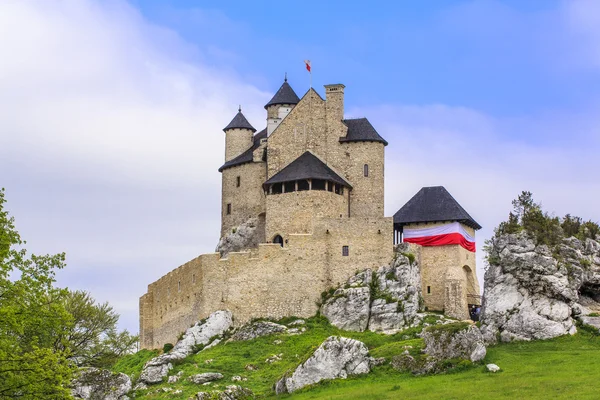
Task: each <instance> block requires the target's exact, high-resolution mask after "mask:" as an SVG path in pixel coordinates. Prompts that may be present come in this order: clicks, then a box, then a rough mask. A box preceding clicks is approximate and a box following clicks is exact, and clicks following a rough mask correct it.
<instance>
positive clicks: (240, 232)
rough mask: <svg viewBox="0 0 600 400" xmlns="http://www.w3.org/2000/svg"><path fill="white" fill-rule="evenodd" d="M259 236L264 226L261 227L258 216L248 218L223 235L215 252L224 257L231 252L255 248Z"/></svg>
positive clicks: (262, 232)
mask: <svg viewBox="0 0 600 400" xmlns="http://www.w3.org/2000/svg"><path fill="white" fill-rule="evenodd" d="M261 237H264V227H262V229H261V224H260V222H259V220H258V218H250V219H248V220H247V221H246V222H244V223H243V224H241V225H239V226H238V227H236V228H234V229H232V231H231V232H229V233H227V234H226V235H225V236H223V237H222V238H221V240H219V243H218V244H217V248H216V250H215V252H217V253H219V254H221V257H226V256H227V254H229V253H232V252H236V251H242V250H247V249H251V248H256V247H258V244H259V243H260V242H261Z"/></svg>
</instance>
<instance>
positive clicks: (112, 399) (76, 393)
mask: <svg viewBox="0 0 600 400" xmlns="http://www.w3.org/2000/svg"><path fill="white" fill-rule="evenodd" d="M130 390H131V379H130V378H129V377H128V376H127V375H125V374H121V373H113V372H111V371H107V370H105V369H98V368H85V369H82V370H80V373H79V376H78V377H77V378H76V379H75V380H74V381H73V389H72V390H71V394H72V396H73V397H74V398H76V399H86V400H125V399H127V398H128V397H127V393H128V392H129V391H130Z"/></svg>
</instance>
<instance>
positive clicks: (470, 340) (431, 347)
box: [421, 324, 486, 362]
mask: <svg viewBox="0 0 600 400" xmlns="http://www.w3.org/2000/svg"><path fill="white" fill-rule="evenodd" d="M451 326H456V324H448V325H440V326H436V327H432V328H428V329H425V330H424V331H423V333H422V334H421V337H422V338H423V341H424V342H425V349H424V352H425V354H427V355H429V356H430V357H432V358H434V359H435V360H436V361H441V360H450V359H453V358H462V359H465V360H470V361H471V362H478V361H481V360H483V359H484V358H485V354H486V348H485V343H484V340H483V335H482V334H481V332H480V331H479V329H478V328H477V327H476V326H475V325H467V326H465V327H464V328H463V329H460V330H453V329H448V327H451Z"/></svg>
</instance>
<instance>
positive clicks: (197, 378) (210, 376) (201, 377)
mask: <svg viewBox="0 0 600 400" xmlns="http://www.w3.org/2000/svg"><path fill="white" fill-rule="evenodd" d="M188 379H189V380H190V381H191V382H193V383H195V384H197V385H201V384H203V383H206V382H213V381H218V380H219V379H223V375H222V374H220V373H218V372H204V373H201V374H196V375H192V376H190V377H189V378H188Z"/></svg>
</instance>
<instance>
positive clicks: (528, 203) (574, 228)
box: [495, 191, 600, 246]
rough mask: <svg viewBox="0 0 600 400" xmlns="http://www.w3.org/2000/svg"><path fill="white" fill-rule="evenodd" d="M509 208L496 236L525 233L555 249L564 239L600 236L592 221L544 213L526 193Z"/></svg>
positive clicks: (599, 228)
mask: <svg viewBox="0 0 600 400" xmlns="http://www.w3.org/2000/svg"><path fill="white" fill-rule="evenodd" d="M512 205H513V210H512V211H511V212H510V213H509V214H508V220H507V221H504V222H501V223H500V225H499V226H498V227H497V228H496V230H495V233H496V236H499V235H502V234H506V233H517V232H521V231H526V232H528V233H529V234H531V235H532V236H533V237H534V238H535V239H536V242H537V244H546V245H549V246H555V245H557V244H558V243H560V242H561V241H562V239H563V238H565V237H576V238H578V239H580V240H585V239H587V238H591V239H598V235H599V234H600V227H599V226H598V224H597V223H595V222H593V221H587V222H583V220H582V219H581V218H580V217H576V216H572V215H570V214H567V215H565V216H564V218H562V219H561V218H558V217H555V216H552V215H550V214H548V213H547V212H544V211H543V210H542V205H541V204H540V203H536V202H535V201H534V200H533V194H532V193H531V192H528V191H524V192H521V194H520V195H519V196H518V197H517V198H516V199H515V200H513V201H512Z"/></svg>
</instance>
